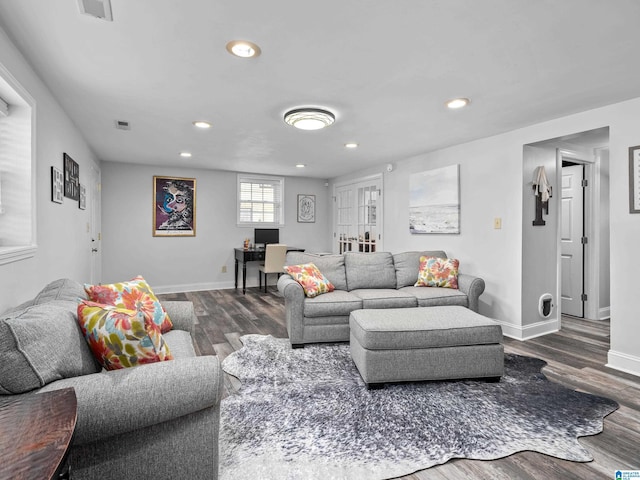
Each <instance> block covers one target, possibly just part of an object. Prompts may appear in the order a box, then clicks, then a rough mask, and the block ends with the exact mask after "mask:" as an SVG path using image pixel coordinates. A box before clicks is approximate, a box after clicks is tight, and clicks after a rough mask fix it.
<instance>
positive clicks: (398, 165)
mask: <svg viewBox="0 0 640 480" xmlns="http://www.w3.org/2000/svg"><path fill="white" fill-rule="evenodd" d="M638 112H640V98H638V99H634V100H629V101H626V102H622V103H619V104H615V105H610V106H607V107H603V108H599V109H594V110H589V111H586V112H583V113H579V114H575V115H570V116H567V117H563V118H559V119H555V120H551V121H548V122H544V123H540V124H537V125H532V126H530V127H527V128H523V129H519V130H514V131H512V132H509V133H505V134H502V135H497V136H494V137H489V138H485V139H481V140H478V141H474V142H470V143H466V144H461V145H456V146H453V147H450V148H446V149H443V150H439V151H435V152H430V153H427V154H424V155H419V156H415V157H412V158H408V159H389V160H390V161H392V162H393V163H394V165H395V169H394V170H393V171H392V172H391V173H387V172H386V171H385V169H384V167H383V165H380V166H379V168H375V169H367V170H366V171H363V172H358V173H355V174H352V175H350V176H349V178H353V177H358V176H363V175H368V174H371V173H373V172H383V174H384V202H383V205H384V218H385V225H384V235H385V243H384V245H385V250H387V251H391V252H399V251H404V250H419V249H443V250H445V251H446V252H447V253H448V254H449V255H450V256H453V257H457V258H459V259H460V261H461V267H460V268H461V271H463V272H467V273H471V274H475V275H480V276H482V277H483V278H484V279H485V282H486V290H485V293H484V294H483V295H482V296H481V297H480V311H481V313H483V314H485V315H487V316H489V317H492V318H495V319H497V320H498V321H500V322H502V323H503V325H504V328H505V330H509V331H510V332H511V333H512V334H513V335H514V336H518V335H520V336H522V337H524V336H525V335H526V331H525V330H526V329H525V327H526V323H524V320H523V316H522V306H523V301H522V292H521V285H522V284H523V277H524V275H526V274H527V273H526V272H524V271H523V268H522V265H523V258H522V256H523V254H522V251H523V250H522V248H523V238H522V226H523V222H531V221H532V218H531V214H529V215H527V216H526V218H523V188H529V187H528V186H525V185H523V183H524V182H523V178H524V171H523V146H524V145H527V144H531V143H536V142H540V141H543V140H548V139H552V138H558V137H563V136H565V135H569V134H574V133H579V132H585V131H588V130H593V129H597V128H601V127H603V126H609V128H610V130H609V132H610V137H609V146H610V150H609V151H610V161H609V163H610V171H609V174H610V183H609V186H610V206H611V208H610V215H611V216H610V221H611V223H610V240H611V350H610V354H609V364H610V365H611V366H612V367H615V368H618V369H623V370H627V371H630V372H633V373H635V374H637V375H640V344H638V342H637V339H638V338H640V322H639V321H638V310H639V307H640V302H639V301H638V287H639V286H640V285H639V284H640V282H639V281H638V274H637V272H638V271H639V270H640V249H637V248H635V245H636V244H637V242H638V239H640V215H632V214H629V205H628V203H629V177H628V148H629V147H630V146H633V145H638V144H640V115H638ZM425 135H428V132H425ZM456 163H458V164H460V188H461V233H460V235H411V234H410V233H409V225H408V205H409V197H408V195H409V175H410V174H411V173H414V172H420V171H423V170H428V169H432V168H438V167H442V166H446V165H452V164H456ZM346 179H347V177H339V178H334V179H332V181H331V182H332V183H336V182H337V183H339V182H342V181H344V180H346ZM495 217H501V218H502V229H500V230H495V229H494V228H493V219H494V218H495Z"/></svg>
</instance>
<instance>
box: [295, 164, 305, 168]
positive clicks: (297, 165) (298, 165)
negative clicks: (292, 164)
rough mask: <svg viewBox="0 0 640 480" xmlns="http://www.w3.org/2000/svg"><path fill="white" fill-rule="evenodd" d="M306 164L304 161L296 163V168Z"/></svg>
mask: <svg viewBox="0 0 640 480" xmlns="http://www.w3.org/2000/svg"><path fill="white" fill-rule="evenodd" d="M304 167H306V165H305V164H304V163H296V168H304Z"/></svg>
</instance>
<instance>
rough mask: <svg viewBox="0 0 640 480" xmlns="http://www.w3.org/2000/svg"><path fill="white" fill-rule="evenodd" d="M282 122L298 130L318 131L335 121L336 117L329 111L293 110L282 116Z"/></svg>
mask: <svg viewBox="0 0 640 480" xmlns="http://www.w3.org/2000/svg"><path fill="white" fill-rule="evenodd" d="M284 121H285V122H286V123H288V124H289V125H291V126H292V127H296V128H299V129H300V130H320V129H321V128H325V127H328V126H329V125H331V124H332V123H333V122H335V121H336V117H335V115H334V114H333V113H331V112H330V111H329V110H323V109H321V108H312V107H304V108H294V109H293V110H289V111H288V112H287V113H285V114H284Z"/></svg>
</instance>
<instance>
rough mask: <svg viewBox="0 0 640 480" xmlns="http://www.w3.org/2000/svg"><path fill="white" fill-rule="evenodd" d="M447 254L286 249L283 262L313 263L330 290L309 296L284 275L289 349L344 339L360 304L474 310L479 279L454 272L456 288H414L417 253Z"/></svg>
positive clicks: (441, 254)
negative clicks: (323, 253) (350, 317)
mask: <svg viewBox="0 0 640 480" xmlns="http://www.w3.org/2000/svg"><path fill="white" fill-rule="evenodd" d="M423 255H425V256H433V257H441V258H446V257H447V256H446V253H445V252H443V251H440V250H438V251H424V252H403V253H396V254H391V253H389V252H376V253H358V252H346V253H344V254H342V255H337V254H331V255H322V254H313V253H304V252H289V253H287V259H286V265H299V264H304V263H313V264H315V265H316V267H318V269H319V270H320V272H322V274H323V275H324V276H325V277H326V278H327V279H328V280H329V281H330V282H331V283H332V284H333V285H334V286H335V290H334V291H333V292H330V293H324V294H321V295H318V296H317V297H313V298H308V297H305V295H304V290H303V289H302V287H301V286H300V284H299V283H298V282H296V281H295V280H294V279H293V278H292V277H291V276H289V275H287V274H284V275H282V276H281V277H280V278H279V280H278V290H279V291H280V292H281V293H282V295H283V296H284V302H285V310H286V320H287V331H288V333H289V340H290V342H291V345H292V346H293V347H302V346H304V344H306V343H318V342H348V341H349V314H350V313H351V312H352V311H354V310H359V309H362V308H408V307H431V306H442V305H459V306H463V307H467V308H469V309H471V310H473V311H475V312H477V311H478V301H479V300H478V299H479V297H480V295H481V294H482V292H484V286H485V284H484V280H483V279H481V278H479V277H474V276H471V275H465V274H459V275H458V289H451V288H437V287H414V286H413V285H414V284H415V283H416V281H417V280H418V273H419V270H420V257H421V256H423Z"/></svg>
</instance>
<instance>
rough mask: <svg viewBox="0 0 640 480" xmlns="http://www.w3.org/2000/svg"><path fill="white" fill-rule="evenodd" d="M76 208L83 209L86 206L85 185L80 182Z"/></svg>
mask: <svg viewBox="0 0 640 480" xmlns="http://www.w3.org/2000/svg"><path fill="white" fill-rule="evenodd" d="M78 208H79V209H80V210H84V209H85V208H87V187H85V186H84V185H82V184H80V199H79V200H78Z"/></svg>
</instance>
